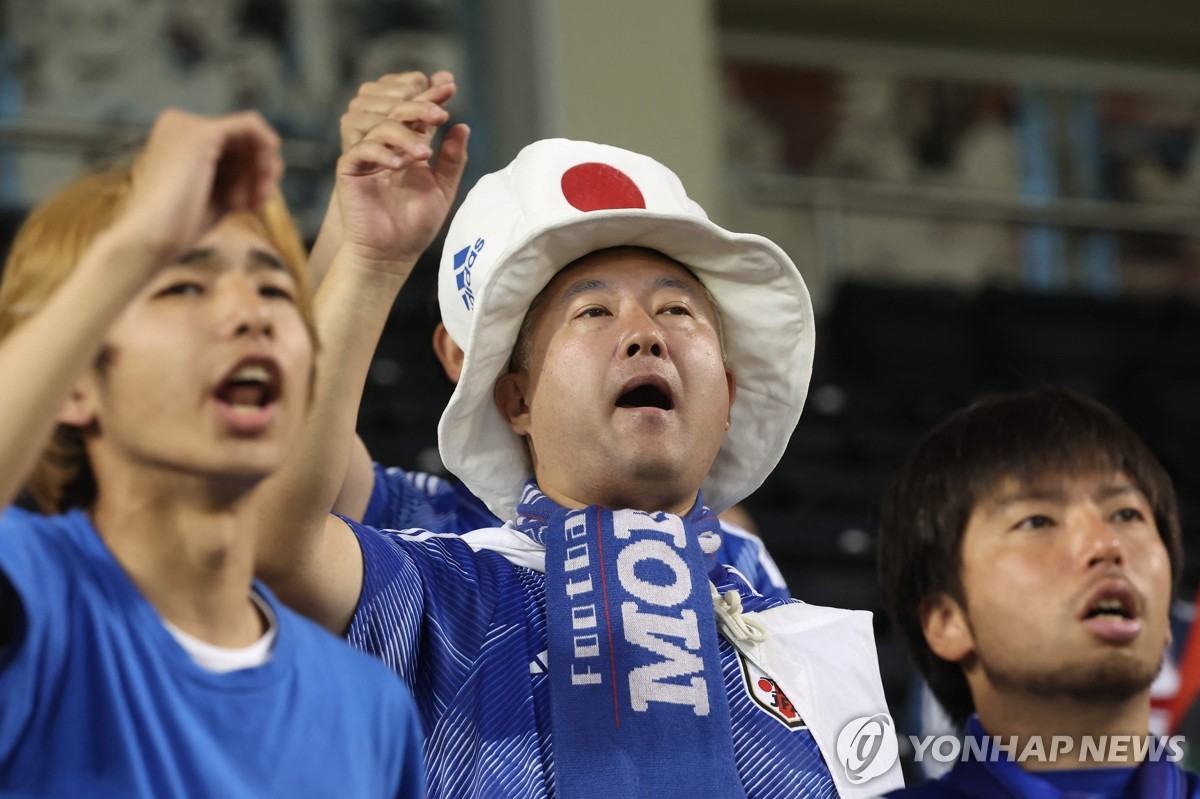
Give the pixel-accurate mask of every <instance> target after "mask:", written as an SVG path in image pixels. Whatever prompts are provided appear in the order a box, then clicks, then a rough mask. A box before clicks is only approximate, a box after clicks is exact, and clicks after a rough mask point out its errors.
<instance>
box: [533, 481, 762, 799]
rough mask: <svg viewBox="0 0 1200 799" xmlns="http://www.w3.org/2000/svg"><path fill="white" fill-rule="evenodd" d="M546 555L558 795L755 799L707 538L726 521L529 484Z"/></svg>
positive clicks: (698, 509) (578, 798)
mask: <svg viewBox="0 0 1200 799" xmlns="http://www.w3.org/2000/svg"><path fill="white" fill-rule="evenodd" d="M518 514H519V518H518V520H517V526H518V528H520V529H521V530H522V531H523V532H525V533H526V534H527V535H529V536H531V537H533V538H534V539H535V540H537V541H539V542H540V543H541V544H542V545H543V546H545V548H546V604H547V608H546V614H547V631H548V635H549V643H548V661H549V663H548V665H549V672H550V715H551V725H552V731H553V735H554V751H555V767H554V772H555V786H556V793H557V794H558V795H559V796H561V797H569V798H570V799H591V798H592V797H612V796H649V797H654V798H655V799H674V797H688V799H700V798H703V797H714V798H715V797H720V799H730V797H743V796H745V793H744V792H743V790H742V787H741V782H740V780H739V779H738V775H737V770H736V767H735V765H734V756H733V742H732V737H731V735H730V722H729V699H728V696H727V695H726V692H725V684H724V680H723V677H722V672H721V660H720V653H719V650H718V643H717V627H716V621H715V617H714V613H713V605H712V594H711V591H710V588H709V582H708V567H707V566H706V561H705V557H704V553H703V551H702V550H701V546H700V540H701V537H702V536H708V535H712V534H716V533H717V531H718V530H719V523H718V521H717V517H716V515H715V514H714V513H712V512H711V511H710V510H708V508H705V507H704V506H703V502H702V501H701V498H700V497H697V500H696V505H695V506H694V508H693V509H692V511H691V512H690V513H688V514H687V515H686V516H674V515H671V514H668V513H653V514H650V513H644V512H642V511H634V510H609V509H607V508H602V507H600V506H598V505H593V506H591V507H587V508H582V509H574V510H572V509H567V508H563V507H562V506H560V505H558V504H557V503H556V502H554V501H553V500H551V499H549V498H548V497H546V496H545V495H544V494H542V493H541V492H540V491H539V490H538V489H537V486H536V485H534V484H533V483H530V484H529V485H527V486H526V488H525V491H524V494H523V496H522V498H521V503H520V506H519V507H518Z"/></svg>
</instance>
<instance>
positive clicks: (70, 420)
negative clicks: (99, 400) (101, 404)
mask: <svg viewBox="0 0 1200 799" xmlns="http://www.w3.org/2000/svg"><path fill="white" fill-rule="evenodd" d="M93 388H94V383H93V382H92V379H91V376H90V375H85V376H84V377H81V378H79V381H78V382H77V383H76V384H75V386H74V388H72V389H71V393H70V394H69V395H68V396H67V398H66V399H65V400H64V401H63V404H62V407H61V408H59V411H58V421H59V423H60V424H67V425H71V426H72V427H80V428H85V427H91V426H92V425H93V424H95V422H96V405H95V402H94V401H93V399H92V397H93Z"/></svg>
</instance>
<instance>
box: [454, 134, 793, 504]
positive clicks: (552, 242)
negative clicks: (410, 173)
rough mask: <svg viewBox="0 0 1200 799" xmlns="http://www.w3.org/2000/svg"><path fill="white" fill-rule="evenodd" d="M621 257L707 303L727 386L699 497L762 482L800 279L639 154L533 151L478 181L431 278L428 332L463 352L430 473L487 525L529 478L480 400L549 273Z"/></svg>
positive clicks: (581, 146)
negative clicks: (659, 264)
mask: <svg viewBox="0 0 1200 799" xmlns="http://www.w3.org/2000/svg"><path fill="white" fill-rule="evenodd" d="M622 245H628V246H636V247H646V248H649V249H652V250H657V251H658V252H661V253H663V254H664V255H667V256H669V257H670V258H673V259H675V260H676V261H678V262H680V263H682V264H684V265H686V266H688V267H689V268H690V269H691V270H692V272H693V273H694V274H695V275H696V277H697V278H699V279H700V282H701V283H703V284H704V285H705V287H706V288H707V289H708V290H709V292H710V293H711V294H712V295H713V297H714V298H715V299H716V301H717V306H718V308H719V309H720V312H721V321H722V325H723V328H724V334H725V349H726V355H727V360H728V363H729V368H730V369H731V370H732V371H733V372H734V374H735V376H736V378H737V397H736V399H735V401H734V403H733V409H732V413H731V417H732V418H731V426H730V428H729V431H728V432H727V433H726V434H725V438H724V441H723V442H722V444H721V449H720V452H718V454H717V458H716V461H715V462H714V463H713V467H712V469H711V470H710V471H709V474H708V477H707V478H706V480H705V482H704V484H703V486H702V488H703V491H704V500H705V504H706V505H708V506H709V507H710V508H712V509H713V510H714V511H716V512H720V511H722V510H724V509H725V508H727V507H729V506H730V505H733V504H734V503H736V502H739V501H740V500H742V499H744V498H745V497H746V496H748V495H749V494H750V493H751V492H752V491H754V489H756V488H758V486H759V485H761V484H762V481H763V480H765V479H766V477H767V475H768V474H770V472H771V470H772V469H774V468H775V464H777V463H778V462H779V459H780V457H782V455H783V451H784V448H785V447H786V446H787V443H788V439H789V438H790V437H791V434H792V431H793V430H794V429H795V427H796V423H797V422H798V421H799V419H800V410H801V408H802V407H803V406H804V398H805V395H806V394H807V393H808V382H809V378H810V376H811V375H812V360H813V345H814V331H813V312H812V303H811V302H810V300H809V296H808V289H807V287H806V286H805V285H804V280H803V278H801V277H800V272H799V271H798V270H797V269H796V265H795V264H793V263H792V261H791V259H790V258H788V256H787V254H786V253H784V251H783V250H781V249H780V248H779V247H778V246H776V245H775V244H774V243H773V242H771V241H769V240H768V239H765V238H763V237H761V236H756V235H751V234H742V233H731V232H729V231H727V230H724V229H723V228H721V227H718V226H717V225H715V224H713V223H712V222H710V221H709V220H708V217H707V216H706V215H705V213H704V211H703V209H701V208H700V206H699V205H697V204H696V203H694V202H692V201H691V200H689V199H688V197H687V194H686V193H685V192H684V189H683V185H682V184H681V183H680V182H679V178H678V177H676V176H675V174H674V173H673V172H671V170H669V169H667V168H666V167H665V166H663V165H662V164H660V163H658V162H657V161H654V160H653V159H651V158H647V157H646V156H644V155H638V154H637V153H632V152H629V151H628V150H621V149H618V148H616V147H609V146H607V145H602V144H592V143H591V142H577V141H568V140H566V139H547V140H544V141H539V142H535V143H534V144H531V145H529V146H528V147H526V148H525V149H523V150H522V151H521V152H520V153H519V154H518V155H517V157H516V158H515V159H514V160H513V162H512V163H511V164H509V165H508V166H507V167H505V168H504V169H502V170H500V171H499V172H494V173H492V174H490V175H486V176H484V177H483V178H481V179H480V180H479V182H478V183H477V184H476V185H475V187H474V188H473V189H471V191H470V192H469V193H468V194H467V196H466V198H465V199H464V200H463V203H462V206H461V207H460V208H459V210H458V213H457V214H456V215H455V217H454V220H453V221H452V222H451V224H450V229H449V232H448V233H447V235H446V245H445V249H444V250H443V251H442V260H441V267H440V269H439V272H438V302H439V304H440V305H441V312H442V321H443V323H444V324H445V325H446V330H447V331H448V332H449V333H450V336H451V338H453V339H454V341H455V342H456V343H458V344H459V346H462V347H463V349H464V350H465V352H466V357H465V359H464V360H463V365H462V373H461V375H460V377H459V380H458V385H457V386H456V388H455V390H454V394H453V396H451V398H450V402H449V404H448V405H447V406H446V410H445V412H444V413H443V414H442V420H441V423H440V424H439V425H438V445H439V448H440V450H441V455H442V461H443V462H444V463H445V465H446V467H447V468H448V469H449V470H450V471H451V472H453V473H454V474H456V475H458V477H459V478H460V479H461V480H462V481H463V482H464V483H465V484H466V486H467V488H469V489H470V490H471V491H472V492H473V493H474V494H475V495H476V496H478V497H479V498H480V499H482V500H483V501H484V502H486V503H487V506H488V507H489V508H490V509H491V510H492V512H493V513H495V514H496V515H497V516H499V517H500V518H501V519H511V518H513V517H514V516H515V515H516V505H517V501H518V499H519V498H520V495H521V489H522V486H523V485H524V483H525V482H526V481H527V480H528V479H529V478H530V477H532V476H533V466H532V464H531V462H530V459H529V451H528V448H527V446H526V444H525V441H524V440H523V439H522V438H521V437H520V436H518V435H517V434H516V433H514V432H513V431H512V429H511V428H510V427H509V426H508V422H507V421H506V420H505V419H504V417H503V416H501V414H500V411H499V410H498V409H497V408H496V405H495V401H494V400H493V386H494V385H495V383H496V380H497V378H499V377H500V375H502V374H504V373H505V372H507V371H508V365H509V360H510V357H511V355H512V349H513V346H514V345H515V344H516V341H517V335H518V333H519V331H520V328H521V323H522V321H523V320H524V318H525V314H526V312H527V311H528V310H529V306H530V304H531V303H532V302H533V299H534V298H535V297H536V296H537V295H538V293H539V292H540V291H541V290H542V289H543V288H544V287H545V286H546V284H547V283H549V282H550V280H551V278H553V277H554V275H555V274H556V273H557V272H558V271H559V270H560V269H561V268H562V267H564V266H566V265H567V264H569V263H571V262H572V261H574V260H576V259H578V258H581V257H582V256H584V255H587V254H588V253H591V252H595V251H596V250H602V249H606V248H608V247H617V246H622Z"/></svg>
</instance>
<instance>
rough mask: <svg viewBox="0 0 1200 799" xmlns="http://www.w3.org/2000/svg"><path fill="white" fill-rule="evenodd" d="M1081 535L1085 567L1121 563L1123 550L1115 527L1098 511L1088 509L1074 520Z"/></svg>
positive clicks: (1123, 560)
mask: <svg viewBox="0 0 1200 799" xmlns="http://www.w3.org/2000/svg"><path fill="white" fill-rule="evenodd" d="M1076 524H1078V525H1079V535H1080V537H1081V544H1080V546H1081V552H1082V555H1083V560H1084V562H1085V563H1086V564H1087V567H1088V568H1089V569H1090V568H1093V567H1095V566H1102V565H1106V564H1115V565H1118V566H1119V565H1122V564H1124V562H1125V551H1124V548H1123V546H1122V544H1121V536H1120V535H1119V533H1118V532H1117V530H1116V528H1115V527H1114V526H1113V525H1112V524H1110V523H1109V521H1108V520H1107V519H1105V518H1104V517H1103V516H1102V515H1101V514H1100V513H1099V512H1098V511H1094V510H1089V511H1086V512H1085V513H1083V514H1082V515H1081V516H1080V517H1079V518H1078V519H1077V521H1076Z"/></svg>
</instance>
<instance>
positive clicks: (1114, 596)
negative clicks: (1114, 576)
mask: <svg viewBox="0 0 1200 799" xmlns="http://www.w3.org/2000/svg"><path fill="white" fill-rule="evenodd" d="M1137 617H1138V613H1137V600H1136V599H1135V598H1134V596H1133V592H1132V591H1131V590H1130V589H1129V588H1128V587H1127V586H1125V585H1124V584H1121V583H1116V584H1112V585H1108V586H1105V587H1104V588H1102V589H1100V590H1099V591H1097V592H1096V593H1095V594H1094V595H1093V596H1092V598H1091V601H1089V602H1088V604H1087V606H1086V608H1085V609H1084V612H1083V618H1084V619H1085V620H1086V619H1123V620H1126V621H1132V620H1134V619H1136V618H1137Z"/></svg>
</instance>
